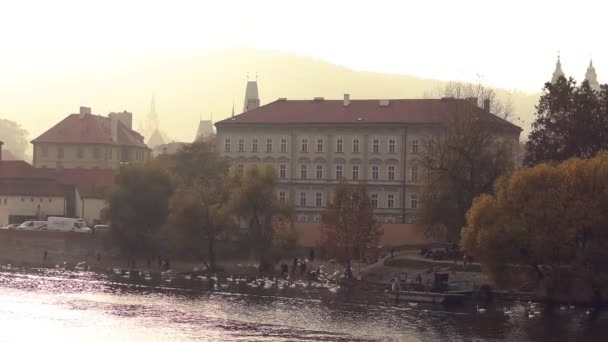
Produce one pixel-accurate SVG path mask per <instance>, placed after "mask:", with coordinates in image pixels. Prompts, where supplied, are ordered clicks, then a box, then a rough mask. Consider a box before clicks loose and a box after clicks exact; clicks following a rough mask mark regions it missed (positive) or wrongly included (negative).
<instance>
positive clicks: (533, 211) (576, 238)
mask: <svg viewBox="0 0 608 342" xmlns="http://www.w3.org/2000/svg"><path fill="white" fill-rule="evenodd" d="M461 245H462V246H463V247H464V248H465V249H466V250H468V251H471V252H472V253H473V255H475V256H476V257H477V258H478V259H479V260H480V261H481V262H482V264H483V265H484V268H485V269H486V271H488V272H489V273H490V275H491V276H492V277H493V278H495V279H496V278H497V277H499V276H500V274H501V272H503V271H504V270H505V269H506V268H507V266H508V265H513V264H519V265H527V266H528V267H530V268H531V269H533V270H534V271H535V272H536V274H537V275H538V278H540V279H542V280H544V281H545V284H548V285H550V286H553V285H557V284H558V283H559V281H558V280H557V279H559V278H558V277H557V274H561V273H563V272H565V271H566V270H572V271H573V272H575V273H576V274H577V276H579V277H583V278H584V279H586V281H587V283H588V284H589V285H592V284H602V283H603V284H605V283H606V281H607V280H608V277H607V276H608V152H602V153H600V154H598V155H597V156H596V157H594V158H592V159H578V158H573V159H569V160H567V161H565V162H562V163H560V164H558V165H554V164H539V165H537V166H535V167H533V168H530V169H525V170H521V171H517V172H514V173H513V174H512V175H510V176H508V177H504V178H501V179H500V180H499V181H497V182H496V185H495V189H494V194H493V195H490V194H485V195H481V196H479V197H477V198H476V199H475V201H474V203H473V206H472V207H471V209H470V210H469V212H468V213H467V225H466V227H465V228H464V229H463V231H462V240H461ZM562 279H563V278H562ZM562 282H563V280H562Z"/></svg>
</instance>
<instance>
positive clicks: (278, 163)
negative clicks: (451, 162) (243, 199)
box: [215, 85, 521, 223]
mask: <svg viewBox="0 0 608 342" xmlns="http://www.w3.org/2000/svg"><path fill="white" fill-rule="evenodd" d="M250 87H251V86H250V85H248V90H249V88H250ZM256 88H257V87H256ZM256 95H257V91H256ZM252 107H253V109H251V108H246V109H248V110H246V111H245V112H244V113H242V114H240V115H236V116H234V117H231V118H228V119H226V120H222V121H219V122H217V123H216V124H215V126H216V128H217V140H216V148H217V150H218V152H219V153H220V154H221V155H223V156H225V157H226V158H228V159H229V160H230V161H231V167H232V168H233V169H235V171H236V172H243V171H244V170H245V169H246V168H247V167H249V166H250V165H257V164H266V165H271V166H273V167H274V168H276V170H277V173H278V175H279V178H280V186H279V189H278V194H277V196H278V197H279V199H280V200H281V201H291V202H292V203H293V204H294V207H295V210H296V215H297V220H298V221H319V220H320V213H321V211H322V210H323V208H324V207H325V205H326V203H327V201H328V200H330V199H331V198H332V195H333V191H334V188H335V186H336V184H337V183H338V182H339V181H340V180H345V181H347V182H365V183H366V184H367V185H368V191H369V193H370V196H371V200H372V205H374V207H375V208H376V209H375V212H376V214H377V216H378V217H379V218H380V219H381V220H382V221H383V222H389V223H393V222H395V223H411V222H413V221H414V218H415V213H416V210H417V208H418V205H419V203H420V192H421V186H422V185H423V184H424V182H425V181H426V179H427V172H426V171H425V170H424V169H423V167H422V165H421V160H420V158H421V153H422V152H423V146H425V145H424V144H425V142H426V141H427V139H429V137H433V136H436V134H437V133H438V132H440V131H441V130H442V129H443V128H444V127H445V126H446V124H447V123H448V122H450V120H451V119H452V118H453V117H454V115H456V114H457V112H458V111H460V110H467V111H469V112H472V113H475V114H476V115H477V117H478V118H479V119H480V120H484V121H486V122H487V123H488V124H489V125H492V126H493V127H494V128H495V132H496V134H497V137H499V138H500V139H503V140H504V141H505V142H507V143H508V144H510V145H511V146H512V148H513V149H516V148H518V142H519V134H520V132H521V129H520V128H519V127H517V126H515V125H513V124H511V123H509V122H507V121H505V120H503V119H501V118H499V117H497V116H495V115H493V114H491V113H489V112H488V111H487V110H485V109H483V108H480V107H478V106H477V101H476V99H470V100H459V99H453V98H446V99H397V100H351V99H350V97H349V96H348V95H344V98H343V99H342V100H325V99H323V98H315V99H312V100H287V99H279V100H277V101H274V102H271V103H269V104H266V105H264V106H261V107H257V106H255V104H254V106H252ZM488 108H489V107H488Z"/></svg>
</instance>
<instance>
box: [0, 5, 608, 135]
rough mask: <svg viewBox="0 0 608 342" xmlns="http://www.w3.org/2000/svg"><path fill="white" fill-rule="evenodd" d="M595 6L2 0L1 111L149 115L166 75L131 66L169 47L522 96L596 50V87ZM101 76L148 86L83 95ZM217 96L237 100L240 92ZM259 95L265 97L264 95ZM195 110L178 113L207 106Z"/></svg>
mask: <svg viewBox="0 0 608 342" xmlns="http://www.w3.org/2000/svg"><path fill="white" fill-rule="evenodd" d="M603 7H604V5H602V4H601V2H599V1H591V0H588V1H585V0H583V1H577V2H571V1H523V0H515V1H492V2H488V1H481V0H468V1H467V0H464V1H448V0H446V1H442V0H428V1H404V0H401V1H399V0H396V1H391V0H377V1H321V0H309V1H304V2H302V1H300V2H295V1H278V0H260V1H237V0H224V1H184V0H182V1H179V0H174V1H127V0H106V1H72V0H56V1H45V0H40V1H35V0H21V1H3V2H1V3H0V32H2V42H3V44H2V47H0V62H1V63H0V114H3V115H6V116H8V117H9V118H11V119H15V120H16V119H19V120H20V121H21V122H22V124H23V125H24V126H30V127H26V128H28V129H29V130H30V132H31V133H32V135H36V134H37V133H40V132H41V131H42V130H44V128H46V127H47V126H48V123H46V122H45V123H44V125H42V124H40V125H38V122H39V120H38V119H39V118H36V117H35V113H41V112H44V111H43V110H41V109H40V107H35V108H34V107H28V105H26V104H24V102H25V101H27V102H30V104H31V102H33V101H34V99H37V100H36V102H37V103H42V102H43V101H46V103H45V106H46V108H52V110H51V111H50V112H51V113H52V115H55V116H54V117H52V118H49V119H52V120H56V119H58V118H60V117H63V116H64V115H65V114H66V111H68V109H67V108H74V107H76V105H77V103H78V102H79V103H80V104H91V103H92V104H93V105H96V106H97V108H99V111H100V113H103V111H106V110H108V111H109V110H120V109H125V108H123V107H128V108H127V109H129V110H132V111H134V112H135V113H136V116H137V115H138V114H142V112H143V113H145V111H146V110H147V105H148V102H149V97H150V94H151V93H152V91H153V90H154V89H158V88H159V87H160V86H159V85H158V83H166V82H165V80H160V79H158V77H157V76H156V75H150V74H137V72H135V71H133V70H137V68H138V67H139V66H141V65H142V64H145V63H146V61H147V60H148V58H149V56H150V55H151V54H154V55H155V56H156V57H158V56H161V57H159V58H161V60H162V55H163V53H164V52H165V51H168V50H175V49H178V50H179V49H183V51H181V52H180V53H181V54H182V55H183V56H184V58H190V57H189V56H190V54H189V53H190V51H191V50H192V49H201V48H203V49H204V48H218V47H220V48H221V47H252V48H258V49H271V50H278V51H284V52H290V53H296V54H298V55H303V56H312V57H314V58H319V59H322V60H326V61H329V62H332V63H337V64H341V65H344V66H346V67H349V68H354V69H357V70H368V71H378V72H389V73H400V74H408V75H415V76H420V77H425V78H433V79H442V80H463V81H474V82H477V81H482V82H483V83H485V84H488V85H493V86H499V87H504V88H507V89H519V90H524V91H529V92H537V91H538V90H539V89H540V88H541V87H542V84H543V83H544V82H545V81H546V80H547V79H548V77H549V76H550V74H551V72H552V71H553V67H554V63H555V59H556V55H557V53H558V50H561V55H562V62H563V64H564V71H565V72H566V74H568V75H572V76H574V77H576V78H579V79H582V77H583V75H584V72H585V69H586V67H587V65H588V63H589V59H590V58H591V57H593V60H594V64H595V66H596V68H597V71H598V76H599V80H600V82H602V81H604V82H605V81H606V79H607V78H606V77H608V76H606V75H608V63H607V62H606V61H608V47H606V44H604V43H603V41H604V40H603V36H602V33H603V32H604V31H605V30H604V27H603V26H602V24H603V22H604V19H605V10H604V8H603ZM244 62H247V61H244ZM249 62H250V61H249ZM252 69H254V70H255V65H253V66H252ZM91 71H94V72H97V73H98V74H91ZM106 72H108V73H123V72H125V73H127V74H128V73H130V74H128V75H126V76H125V77H127V78H126V79H121V80H120V82H129V81H131V80H140V81H141V80H143V81H145V82H146V85H147V87H146V88H145V89H143V88H142V87H141V86H139V85H133V86H132V87H133V89H132V90H133V91H137V93H136V95H135V96H134V95H133V94H131V96H129V97H128V99H125V100H124V101H122V100H121V101H114V102H116V103H108V101H103V102H102V101H99V103H100V104H98V102H96V98H95V97H94V96H93V95H92V94H96V95H99V94H100V93H103V94H108V93H111V91H112V89H109V88H110V87H109V86H108V85H103V84H101V85H100V83H99V82H98V81H103V75H104V73H106ZM74 75H76V76H74ZM96 78H99V79H96ZM207 80H212V81H213V82H217V80H216V78H207ZM241 81H242V80H241ZM62 82H63V83H65V82H67V83H76V85H77V86H78V89H79V91H78V93H74V92H73V91H71V92H67V93H66V92H65V91H64V92H63V93H58V94H55V93H54V89H56V88H57V87H56V84H57V83H62ZM207 86H209V85H207ZM226 91H230V92H232V93H233V94H234V95H232V96H234V97H236V102H237V103H240V102H241V98H242V94H241V93H240V91H241V89H240V88H239V89H227V90H226ZM237 91H238V92H237ZM120 93H122V92H120ZM166 93H167V91H165V95H166ZM263 94H264V91H262V100H263V101H264V100H270V99H264V95H263ZM317 95H327V94H317ZM123 96H125V98H127V96H126V95H123ZM184 96H185V95H184ZM135 97H137V99H135ZM168 97H169V96H166V97H165V99H168ZM210 101H212V99H201V103H207V104H208V103H209V102H210ZM223 102H227V101H223ZM135 103H136V104H135ZM100 106H101V108H100ZM104 106H107V108H106V107H104ZM114 106H118V107H119V108H116V107H114ZM222 106H224V107H222V111H223V112H222V114H218V116H217V117H218V118H220V117H222V116H225V115H227V113H228V112H229V109H230V108H229V106H230V103H222ZM199 107H202V106H199V105H197V106H191V107H188V108H186V109H183V110H184V111H185V110H188V111H195V110H196V111H198V110H200V111H201V112H205V113H208V112H210V111H211V110H210V109H209V108H199ZM159 108H160V109H161V111H162V110H163V103H162V96H161V100H159ZM164 110H165V112H166V111H167V108H164ZM216 111H217V109H216ZM45 114H50V113H46V112H45ZM194 115H196V114H194ZM205 115H208V114H205ZM188 134H191V133H188Z"/></svg>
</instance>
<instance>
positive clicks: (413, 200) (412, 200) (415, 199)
mask: <svg viewBox="0 0 608 342" xmlns="http://www.w3.org/2000/svg"><path fill="white" fill-rule="evenodd" d="M410 208H412V209H418V195H411V196H410Z"/></svg>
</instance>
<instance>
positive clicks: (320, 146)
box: [317, 139, 323, 152]
mask: <svg viewBox="0 0 608 342" xmlns="http://www.w3.org/2000/svg"><path fill="white" fill-rule="evenodd" d="M317 152H323V139H317Z"/></svg>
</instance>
